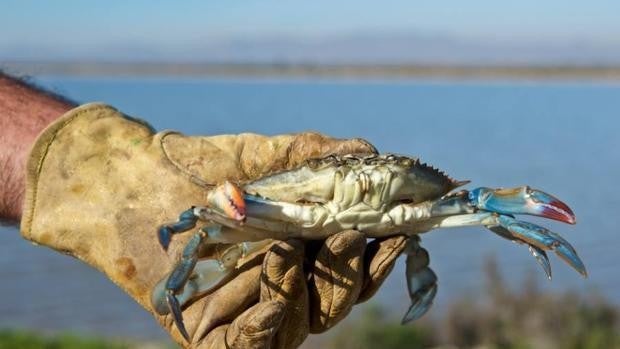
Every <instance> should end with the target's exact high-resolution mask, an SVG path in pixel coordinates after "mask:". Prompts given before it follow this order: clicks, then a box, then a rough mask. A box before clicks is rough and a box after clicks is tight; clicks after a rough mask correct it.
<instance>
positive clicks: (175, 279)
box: [152, 226, 269, 341]
mask: <svg viewBox="0 0 620 349" xmlns="http://www.w3.org/2000/svg"><path fill="white" fill-rule="evenodd" d="M220 231H221V227H220V226H209V227H206V228H202V229H201V230H200V231H198V232H197V233H196V234H194V236H193V237H192V238H191V239H190V240H189V241H188V242H187V245H186V246H185V249H184V250H183V255H182V256H181V260H180V261H179V263H178V264H177V266H176V267H175V268H174V269H173V270H172V272H171V273H170V274H169V276H168V277H167V278H164V279H163V280H161V281H160V282H159V283H158V284H157V285H156V286H155V289H154V292H153V296H152V297H153V298H152V303H153V307H154V308H155V310H156V311H157V312H158V313H159V314H161V315H165V314H168V313H171V314H172V318H173V319H174V323H175V325H176V326H177V328H178V329H179V332H181V335H183V338H185V339H186V340H187V341H189V335H188V333H187V330H186V329H185V325H184V323H183V314H182V312H181V306H182V305H183V304H185V303H186V302H187V301H188V300H190V299H193V298H194V296H196V294H199V293H204V292H208V291H210V290H212V289H213V288H215V287H216V286H218V285H219V284H220V283H221V282H222V281H224V280H225V279H226V278H228V277H229V276H230V274H231V273H232V272H233V271H234V270H235V267H236V266H237V261H238V260H239V258H241V257H243V256H245V255H247V254H249V253H252V252H254V251H256V250H258V249H260V248H262V247H264V246H265V245H266V244H268V243H269V241H261V242H254V243H249V242H248V243H242V244H237V245H234V246H232V247H230V248H229V249H227V250H226V251H225V252H224V253H223V254H222V256H220V258H219V259H217V260H214V259H210V260H201V261H199V260H198V253H199V251H200V246H201V245H203V244H204V243H206V242H207V241H209V242H211V241H210V240H213V243H218V241H219V240H220V236H221V232H220ZM164 299H165V301H164Z"/></svg>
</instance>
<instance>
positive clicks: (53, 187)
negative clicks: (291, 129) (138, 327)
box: [21, 105, 404, 348]
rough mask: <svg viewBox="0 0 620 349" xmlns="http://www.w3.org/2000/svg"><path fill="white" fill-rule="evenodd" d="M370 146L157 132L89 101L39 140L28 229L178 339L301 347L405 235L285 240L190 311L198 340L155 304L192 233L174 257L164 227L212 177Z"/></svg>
mask: <svg viewBox="0 0 620 349" xmlns="http://www.w3.org/2000/svg"><path fill="white" fill-rule="evenodd" d="M368 152H374V148H373V147H372V146H370V145H369V144H368V143H366V142H364V141H361V140H334V139H331V138H327V137H324V136H321V135H318V134H312V133H306V134H298V135H284V136H275V137H263V136H259V135H254V134H242V135H238V136H213V137H184V136H182V135H179V134H176V133H171V132H164V133H159V134H156V135H154V134H153V132H152V130H151V129H150V128H149V127H148V126H147V125H145V124H142V123H138V122H135V121H133V120H130V119H126V118H123V117H122V114H120V113H119V112H117V111H116V110H114V109H113V108H110V107H108V106H104V105H86V106H83V107H80V108H77V109H75V110H73V111H71V112H70V113H68V114H67V115H65V116H64V117H63V118H61V119H60V120H59V121H57V122H56V123H55V124H53V125H52V126H51V127H50V128H48V129H47V130H46V131H45V132H44V133H43V134H42V135H41V136H40V137H39V139H38V140H37V142H36V144H35V147H34V149H33V152H32V154H31V157H30V160H29V163H28V174H27V188H26V200H25V206H24V215H23V219H22V225H21V230H22V234H23V236H24V237H25V238H27V239H29V240H32V241H34V242H36V243H39V244H43V245H46V246H49V247H51V248H54V249H56V250H58V251H61V252H63V253H67V254H70V255H73V256H75V257H77V258H79V259H81V260H83V261H85V262H86V263H88V264H90V265H92V266H94V267H96V268H97V269H99V270H101V271H102V272H104V273H105V274H106V275H107V276H108V277H109V278H110V279H111V280H112V281H113V282H115V283H116V284H117V285H118V286H119V287H121V288H122V289H123V290H125V291H126V292H127V293H128V294H129V295H131V297H133V298H134V299H135V300H136V301H137V302H138V303H139V304H141V305H142V306H143V307H144V308H145V309H147V310H148V311H149V312H151V313H152V314H153V315H154V316H155V318H156V319H157V320H158V321H159V322H160V324H162V326H163V327H164V328H165V329H166V330H168V331H169V332H170V334H171V336H172V337H173V338H174V339H175V340H176V341H177V342H178V343H180V344H183V345H188V346H192V347H204V348H211V347H216V348H217V347H230V348H250V347H256V348H258V347H269V346H271V347H275V348H291V347H296V346H298V345H299V344H300V343H301V342H302V341H303V340H304V339H305V338H306V336H307V335H308V332H309V331H312V332H322V331H324V330H326V329H328V328H330V327H331V326H333V325H334V324H335V323H336V322H338V321H339V320H340V319H342V318H343V317H344V316H346V314H347V313H348V312H349V310H350V309H351V307H352V306H353V304H354V303H355V302H357V301H359V300H364V299H367V298H368V297H370V296H371V295H372V294H373V293H374V292H375V291H376V289H377V288H378V287H379V285H380V284H381V282H382V281H383V279H384V278H385V276H386V275H387V273H389V271H390V269H391V267H392V266H393V263H394V260H395V258H396V257H397V256H398V255H399V254H400V252H401V251H402V248H403V247H404V238H402V237H395V238H391V239H386V240H382V241H373V242H371V243H370V244H368V247H367V246H366V240H365V238H364V237H363V236H362V235H361V233H358V232H354V231H347V232H342V233H339V234H336V235H334V236H332V237H330V238H329V239H327V240H326V241H325V242H313V243H309V244H306V245H304V244H302V243H300V242H298V241H288V242H277V243H275V245H273V246H271V247H270V248H269V249H268V251H267V252H264V253H258V254H255V255H251V256H248V257H247V258H246V259H245V260H244V262H243V263H242V264H241V265H240V266H239V267H238V270H239V272H238V274H237V275H236V276H235V277H234V278H233V279H232V280H230V281H229V282H227V283H226V284H224V285H222V286H221V287H220V288H218V289H217V290H215V291H214V292H212V293H210V294H208V295H206V296H204V297H202V298H200V299H198V300H196V301H195V302H193V303H192V304H190V305H189V306H187V307H186V308H185V309H184V310H183V317H184V320H185V324H186V327H187V329H188V332H189V333H190V336H191V343H190V344H188V343H186V342H185V341H184V340H183V338H182V336H181V335H180V333H179V332H178V330H177V328H176V326H174V324H173V321H172V319H171V317H170V316H169V315H167V316H161V315H158V314H157V313H156V312H155V311H154V309H153V307H152V305H151V292H152V289H153V287H154V285H155V284H156V283H157V282H158V281H160V280H161V279H162V278H163V277H165V276H166V275H168V273H169V272H170V270H171V269H172V268H173V266H174V265H175V263H176V261H177V259H178V257H179V256H180V254H181V252H182V249H183V247H184V246H185V243H186V242H187V240H188V239H189V238H190V237H191V234H182V235H180V236H178V237H175V239H174V241H173V243H172V244H171V245H170V248H169V250H168V252H166V251H164V250H163V249H162V248H161V247H160V246H159V244H158V240H157V237H156V229H157V226H158V225H160V224H161V223H164V222H167V221H169V220H170V218H171V217H175V216H176V215H177V214H178V212H180V211H182V210H183V209H185V208H187V206H189V205H193V204H200V203H201V202H202V201H204V197H205V196H204V194H205V192H206V190H208V187H205V185H204V184H205V183H210V184H216V183H220V182H222V181H224V180H231V181H244V180H249V179H252V178H257V177H260V176H262V175H265V174H267V173H271V172H273V171H277V170H282V169H286V168H291V167H295V166H296V165H298V164H300V163H301V162H303V161H304V160H305V159H307V158H310V157H319V156H325V155H328V154H331V153H336V154H345V153H368ZM304 262H305V266H304Z"/></svg>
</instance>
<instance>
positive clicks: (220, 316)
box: [183, 255, 263, 341]
mask: <svg viewBox="0 0 620 349" xmlns="http://www.w3.org/2000/svg"><path fill="white" fill-rule="evenodd" d="M262 257H263V255H257V256H255V257H254V258H252V259H251V260H249V261H247V262H246V263H244V264H243V265H241V266H240V267H239V270H238V274H237V275H236V276H235V277H234V278H233V279H231V280H230V281H229V282H227V283H225V284H224V285H222V286H221V287H220V288H218V289H217V290H215V292H213V293H211V294H209V295H207V296H205V297H204V298H203V299H201V300H199V301H197V302H196V303H195V304H192V305H191V306H189V307H188V308H187V309H185V310H184V311H183V317H184V318H185V319H186V322H187V323H188V324H190V325H191V324H192V323H193V324H198V325H197V326H196V329H195V331H193V332H192V328H191V327H190V326H188V331H190V333H193V336H192V338H193V339H194V341H197V340H200V339H201V338H202V337H204V336H205V334H207V333H209V332H210V331H211V330H212V329H213V328H214V327H215V326H218V325H220V324H222V323H226V322H230V321H232V320H233V319H234V318H235V317H236V316H238V315H239V314H241V313H242V312H243V311H244V310H246V309H247V307H248V306H249V305H251V304H252V303H255V302H256V301H257V300H258V298H259V293H260V282H259V279H260V273H261V262H262ZM239 290H243V292H239Z"/></svg>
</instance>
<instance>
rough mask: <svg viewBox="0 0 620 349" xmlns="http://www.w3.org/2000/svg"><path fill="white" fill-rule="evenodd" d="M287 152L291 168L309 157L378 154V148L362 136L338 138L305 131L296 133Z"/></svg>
mask: <svg viewBox="0 0 620 349" xmlns="http://www.w3.org/2000/svg"><path fill="white" fill-rule="evenodd" d="M287 153H288V159H287V161H288V166H287V167H289V168H290V167H296V166H299V165H300V164H302V163H303V162H304V161H306V160H307V159H309V158H316V157H324V156H327V155H331V154H340V155H344V154H376V153H377V149H376V148H375V147H374V146H373V145H372V144H370V143H368V142H367V141H366V140H364V139H362V138H352V139H336V138H331V137H326V136H323V135H321V134H319V133H312V132H305V133H300V134H297V135H295V138H294V139H293V142H292V143H291V145H290V146H289V149H288V151H287Z"/></svg>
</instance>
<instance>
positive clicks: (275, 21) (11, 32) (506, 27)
mask: <svg viewBox="0 0 620 349" xmlns="http://www.w3.org/2000/svg"><path fill="white" fill-rule="evenodd" d="M372 33H423V34H425V35H444V36H454V37H459V38H468V39H472V38H473V39H476V40H486V41H504V42H506V41H508V42H513V41H514V42H531V41H537V42H541V41H545V40H547V41H549V40H554V41H560V42H561V41H586V42H596V43H599V44H601V45H614V46H617V45H618V44H619V43H620V1H617V0H616V1H612V0H605V1H602V0H599V1H573V0H570V1H569V0H565V1H559V0H546V1H542V0H538V1H535V0H520V1H511V2H507V1H491V0H469V1H466V2H465V1H459V2H456V1H453V2H445V1H414V0H408V1H407V0H387V1H374V2H372V3H371V2H362V1H353V0H343V1H325V0H307V1H299V0H280V1H276V0H261V1H258V0H247V1H155V0H151V1H147V0H136V1H118V0H110V1H105V2H104V1H83V0H81V1H78V0H64V1H51V0H40V1H33V0H9V1H5V2H3V9H2V11H0V59H2V51H3V50H4V51H5V55H7V54H6V53H7V52H9V53H11V54H15V52H18V51H19V53H21V52H22V51H23V52H24V55H25V56H28V54H30V55H35V56H36V55H44V54H45V52H46V50H48V51H50V52H53V51H54V50H59V49H58V48H59V47H64V48H67V50H68V51H67V52H78V53H79V52H80V50H89V49H90V48H92V47H93V46H95V45H98V46H107V47H113V48H111V49H113V50H118V51H119V54H121V53H122V52H120V51H122V50H123V48H124V47H128V48H131V46H134V45H144V46H145V47H157V48H158V49H161V50H166V49H168V50H173V49H175V48H178V47H181V46H183V45H187V46H191V45H195V44H196V43H199V42H208V41H210V40H232V39H239V38H244V39H247V38H256V37H259V38H265V37H282V36H286V37H319V38H325V37H333V36H341V35H353V34H372ZM20 50H22V51H20ZM29 52H30V53H29ZM11 54H8V55H9V56H10V55H11Z"/></svg>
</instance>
